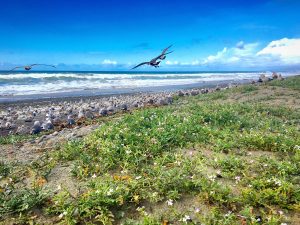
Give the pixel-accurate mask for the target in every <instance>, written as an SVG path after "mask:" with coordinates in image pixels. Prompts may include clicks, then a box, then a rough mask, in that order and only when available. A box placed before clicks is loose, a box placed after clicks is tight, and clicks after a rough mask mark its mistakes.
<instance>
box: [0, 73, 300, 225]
mask: <svg viewBox="0 0 300 225" xmlns="http://www.w3.org/2000/svg"><path fill="white" fill-rule="evenodd" d="M299 87H300V76H297V77H293V78H288V79H286V80H284V81H272V82H268V83H266V84H261V85H257V84H256V85H243V86H239V87H234V88H230V89H226V90H221V91H216V92H213V93H208V94H200V95H197V96H185V97H176V99H175V100H174V102H173V104H172V105H169V106H164V107H150V108H144V109H139V110H135V111H132V112H130V113H125V114H120V115H117V116H112V117H108V118H105V120H103V119H98V121H96V122H97V123H98V124H99V125H100V126H99V128H97V129H96V130H95V131H93V132H91V133H90V134H88V135H87V136H85V137H83V138H81V139H74V140H72V141H69V142H67V143H61V144H59V145H57V146H55V147H54V148H53V149H50V150H48V151H45V152H42V153H41V154H40V156H39V157H38V158H37V159H35V160H32V161H27V162H19V161H12V160H6V159H1V160H2V161H1V162H0V219H1V220H2V221H3V222H2V223H3V224H124V225H125V224H126V225H131V224H144V225H146V224H147V225H150V224H151V225H154V224H155V225H156V224H157V225H159V224H163V225H167V224H205V225H208V224H216V225H217V224H227V225H235V224H239V225H246V224H253V225H254V224H269V225H277V224H278V225H280V224H281V225H283V224H299V223H300V219H299V218H300V176H299V175H300V89H299ZM14 139H16V140H18V142H22V141H27V140H28V139H29V138H28V137H19V138H18V137H14ZM9 140H10V139H9V138H6V139H5V140H4V139H3V140H2V142H3V143H2V146H1V147H3V148H8V147H9V146H13V145H14V143H11V142H10V141H9Z"/></svg>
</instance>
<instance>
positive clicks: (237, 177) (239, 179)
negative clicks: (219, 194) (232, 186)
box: [234, 176, 241, 184]
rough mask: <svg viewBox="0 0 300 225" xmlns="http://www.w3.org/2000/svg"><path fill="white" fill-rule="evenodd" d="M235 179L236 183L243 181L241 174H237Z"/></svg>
mask: <svg viewBox="0 0 300 225" xmlns="http://www.w3.org/2000/svg"><path fill="white" fill-rule="evenodd" d="M234 179H235V183H236V184H237V183H238V182H240V181H241V177H240V176H236V177H235V178H234Z"/></svg>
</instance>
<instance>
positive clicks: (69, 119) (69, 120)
mask: <svg viewBox="0 0 300 225" xmlns="http://www.w3.org/2000/svg"><path fill="white" fill-rule="evenodd" d="M67 121H68V125H74V124H75V120H74V119H73V116H72V115H68V120H67Z"/></svg>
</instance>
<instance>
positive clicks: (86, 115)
mask: <svg viewBox="0 0 300 225" xmlns="http://www.w3.org/2000/svg"><path fill="white" fill-rule="evenodd" d="M84 116H85V117H86V118H88V119H94V118H95V116H94V114H93V113H92V111H90V110H88V111H86V112H85V114H84Z"/></svg>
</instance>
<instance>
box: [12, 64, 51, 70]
mask: <svg viewBox="0 0 300 225" xmlns="http://www.w3.org/2000/svg"><path fill="white" fill-rule="evenodd" d="M33 66H51V67H54V68H56V67H55V66H53V65H47V64H31V65H28V66H16V67H15V68H13V69H11V70H10V71H13V70H15V69H18V68H24V69H25V70H31V69H32V67H33Z"/></svg>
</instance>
